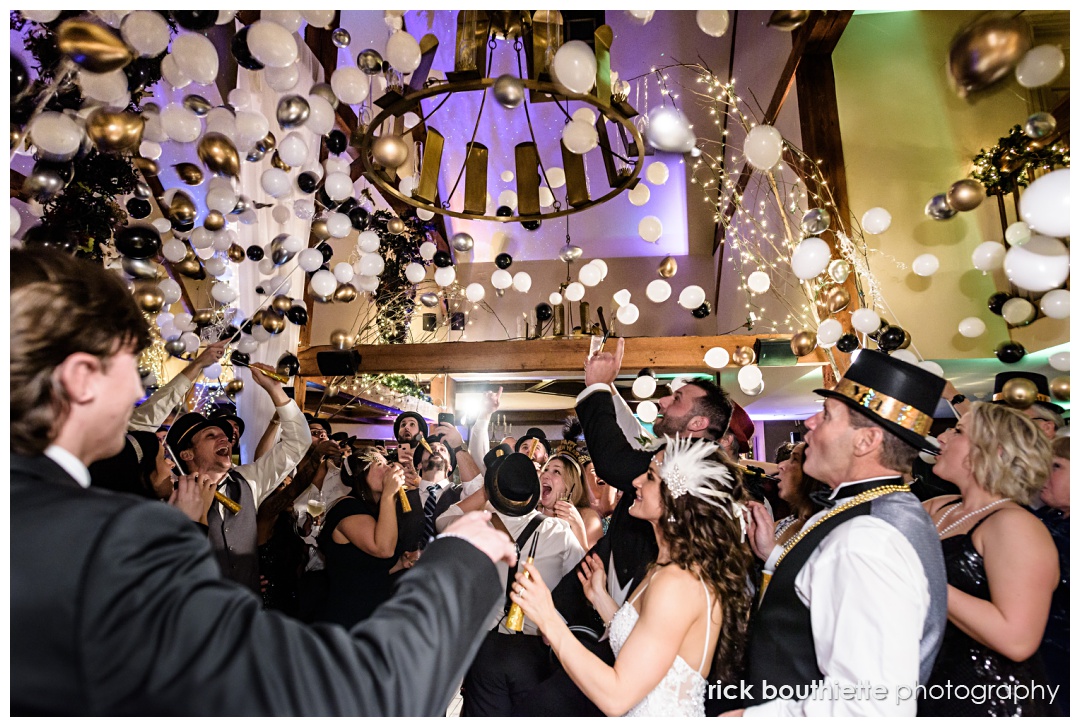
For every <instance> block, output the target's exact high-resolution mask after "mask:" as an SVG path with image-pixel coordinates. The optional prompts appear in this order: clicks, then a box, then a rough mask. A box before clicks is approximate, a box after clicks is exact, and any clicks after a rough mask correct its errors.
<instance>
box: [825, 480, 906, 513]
mask: <svg viewBox="0 0 1080 727" xmlns="http://www.w3.org/2000/svg"><path fill="white" fill-rule="evenodd" d="M902 484H904V478H902V477H890V478H883V479H880V480H870V481H868V482H854V483H852V484H850V485H844V486H843V487H841V488H840V489H839V490H837V491H836V496H835V497H834V496H833V494H832V493H831V492H829V491H828V490H818V491H817V492H811V493H810V502H812V503H814V504H815V505H820V506H821V507H822V508H824V509H825V510H828V509H830V508H832V507H835V506H836V503H837V501H838V500H846V499H847V498H849V497H855V496H856V495H861V494H862V493H864V492H869V491H870V490H874V489H877V488H878V487H890V486H895V485H902Z"/></svg>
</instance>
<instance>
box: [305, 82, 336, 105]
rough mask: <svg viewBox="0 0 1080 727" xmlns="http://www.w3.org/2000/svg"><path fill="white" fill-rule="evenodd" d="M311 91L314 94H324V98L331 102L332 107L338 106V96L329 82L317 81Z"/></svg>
mask: <svg viewBox="0 0 1080 727" xmlns="http://www.w3.org/2000/svg"><path fill="white" fill-rule="evenodd" d="M309 93H310V95H312V96H322V98H323V100H324V101H326V103H328V104H330V108H334V109H336V108H337V107H338V103H339V101H338V97H337V95H335V94H334V89H332V88H330V84H329V83H316V84H315V85H314V86H312V87H311V91H310V92H309Z"/></svg>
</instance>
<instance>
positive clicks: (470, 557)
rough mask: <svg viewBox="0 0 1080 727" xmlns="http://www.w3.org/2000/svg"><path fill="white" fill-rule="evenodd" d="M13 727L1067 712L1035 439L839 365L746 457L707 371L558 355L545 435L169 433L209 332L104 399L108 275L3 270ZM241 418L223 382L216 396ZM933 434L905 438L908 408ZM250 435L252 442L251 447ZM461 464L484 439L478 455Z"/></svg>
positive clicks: (870, 359)
mask: <svg viewBox="0 0 1080 727" xmlns="http://www.w3.org/2000/svg"><path fill="white" fill-rule="evenodd" d="M11 298H12V303H11V372H12V373H11V391H12V404H11V409H12V416H11V421H12V495H11V499H12V554H11V556H12V557H11V562H12V596H11V606H12V640H11V656H12V690H11V693H12V697H11V711H12V712H13V713H14V714H155V715H156V714H160V715H177V714H190V715H202V714H206V715H213V714H221V715H224V714H266V715H285V714H364V715H428V716H434V715H439V714H443V713H445V711H446V708H447V705H448V704H449V703H450V701H451V698H452V697H453V695H454V694H455V693H457V692H458V691H459V690H460V692H461V694H462V696H463V704H462V709H461V714H462V715H463V716H600V715H609V716H617V715H634V716H705V715H707V714H708V715H721V714H722V715H725V716H743V715H745V716H772V715H801V716H824V715H828V716H836V715H840V716H842V715H908V716H914V715H916V714H918V715H927V716H936V715H969V716H970V715H1001V716H1004V715H1024V716H1027V715H1068V713H1069V665H1068V662H1069V659H1068V655H1069V642H1068V639H1069V614H1068V609H1069V580H1068V548H1069V437H1068V433H1067V429H1066V428H1065V421H1064V419H1063V417H1062V414H1063V411H1062V410H1061V409H1060V407H1057V406H1055V405H1054V404H1053V403H1052V402H1050V398H1049V396H1048V393H1049V392H1048V390H1047V384H1046V380H1045V378H1044V377H1040V376H1039V375H1038V374H1035V373H1023V372H1021V373H1017V372H1011V373H1009V374H1004V375H1003V376H1001V377H999V379H998V382H997V388H998V389H999V390H1000V389H1001V388H1002V386H1003V385H1004V384H1005V382H1006V381H1007V380H1008V378H1009V377H1013V376H1017V375H1019V376H1024V377H1026V378H1029V379H1030V380H1031V381H1033V382H1034V383H1035V384H1036V385H1037V388H1038V389H1039V391H1040V392H1041V393H1040V395H1039V401H1038V402H1037V403H1036V404H1035V405H1033V406H1032V407H1031V408H1029V409H1026V410H1018V409H1014V408H1012V407H1010V406H1008V405H1005V404H1003V403H980V402H974V403H971V402H967V401H966V400H965V399H964V397H963V396H962V395H960V394H959V392H957V391H956V390H955V388H954V387H952V385H951V384H949V383H948V382H946V381H945V380H944V379H941V378H939V377H937V376H935V375H933V374H932V373H930V372H927V371H925V370H923V369H921V368H918V367H915V366H911V365H908V364H906V363H904V362H901V361H897V360H895V359H893V358H891V357H888V356H885V355H883V354H880V353H877V352H875V351H864V352H863V353H862V355H861V356H860V357H859V358H858V360H857V361H856V362H855V363H854V364H852V366H851V367H850V368H849V369H848V371H847V372H846V373H845V374H844V377H843V378H842V379H841V380H840V382H839V383H838V384H837V385H836V386H835V387H834V388H832V389H822V390H819V391H818V392H817V393H819V394H820V395H821V396H822V397H823V398H824V406H823V408H822V411H821V412H820V413H818V414H815V415H814V416H813V417H811V418H810V419H809V420H807V421H806V422H805V427H806V430H807V433H806V435H805V439H804V441H798V442H793V443H791V444H787V445H784V446H782V447H781V448H780V450H778V451H777V453H776V456H775V458H774V459H775V462H773V463H763V462H754V461H749V460H747V459H745V458H744V455H746V454H749V451H750V444H749V443H750V440H751V439H752V436H753V423H752V422H751V421H750V419H749V417H748V416H747V415H746V412H745V411H743V410H742V409H741V407H739V406H738V405H737V404H736V403H734V402H733V401H732V400H731V398H730V397H729V396H728V395H727V394H726V393H725V392H724V391H723V390H722V389H721V388H720V387H719V386H718V385H717V384H716V382H715V380H714V379H712V378H698V379H693V380H691V381H689V382H687V383H685V385H683V386H681V387H677V388H675V389H674V390H673V391H672V392H671V394H669V395H668V396H665V397H663V398H661V399H659V400H658V402H657V408H658V410H659V414H658V416H657V418H656V421H655V423H654V424H653V426H652V428H651V431H649V430H646V429H644V428H643V427H642V426H641V424H640V422H639V421H638V420H637V419H636V418H635V417H634V416H633V413H632V411H631V409H630V407H629V405H628V404H627V402H626V401H624V400H623V398H622V397H621V396H620V395H619V393H618V390H617V389H616V388H615V386H614V384H615V380H616V377H617V376H618V375H619V373H620V370H621V368H622V355H623V341H622V340H621V339H619V340H617V342H616V344H615V346H613V347H612V348H613V349H614V350H611V351H608V352H602V353H598V354H595V355H593V356H591V357H590V358H589V359H588V360H586V361H585V362H584V379H585V384H586V387H585V389H584V390H583V391H582V393H581V394H580V395H579V397H578V399H577V403H576V414H577V417H576V419H574V420H572V421H570V422H568V423H567V426H566V428H565V429H564V431H563V433H562V434H563V439H562V441H561V442H553V441H551V440H549V438H548V437H547V435H546V434H545V432H544V431H543V430H542V429H540V428H539V427H532V428H529V429H528V430H527V431H526V432H525V434H524V435H523V436H522V437H520V438H517V439H510V438H508V439H506V440H503V441H501V442H497V443H495V442H492V441H491V440H490V421H491V417H492V416H493V414H494V413H495V412H496V411H498V409H499V406H500V398H501V393H502V392H501V389H500V390H498V391H491V392H488V393H487V394H485V395H484V397H483V405H482V409H481V413H480V416H479V417H478V418H477V420H476V422H475V423H474V424H473V425H472V427H471V428H470V430H469V432H468V440H467V441H466V439H465V438H464V437H463V436H462V431H461V430H459V428H458V427H456V426H455V425H454V424H453V422H452V421H448V422H442V421H440V422H439V423H437V424H436V423H429V422H428V421H426V420H425V419H424V418H423V417H421V416H420V415H419V414H418V413H416V412H403V413H401V415H400V416H398V417H397V419H396V420H395V422H394V427H393V429H394V436H395V441H394V442H393V443H389V444H387V443H385V442H377V441H371V440H362V439H357V438H355V437H350V436H348V435H346V434H344V433H335V432H334V431H333V425H332V423H331V422H330V421H327V420H325V419H320V418H318V417H313V416H310V415H305V414H304V413H303V412H302V411H301V409H300V407H298V406H297V404H296V403H295V402H294V401H293V400H291V399H290V398H289V397H288V396H287V395H286V393H285V390H284V389H283V387H282V385H281V384H280V383H278V382H277V381H276V380H275V379H273V378H271V377H270V376H267V375H266V373H265V372H266V370H267V368H266V367H264V366H261V365H258V364H253V365H252V366H251V375H252V379H253V381H254V382H255V384H256V385H257V386H258V387H259V388H260V389H262V391H263V394H262V395H265V396H269V397H270V399H271V401H272V402H273V404H274V407H275V413H274V415H273V418H272V419H271V421H270V422H268V423H266V425H265V429H263V430H261V431H262V434H261V438H260V440H259V445H258V447H257V448H256V450H255V452H254V456H253V457H252V459H251V461H250V462H241V461H240V459H239V446H238V444H239V438H240V435H241V434H242V433H243V431H244V430H245V424H247V425H253V423H252V422H248V423H245V422H243V421H242V420H241V419H240V418H239V417H237V416H236V414H235V412H234V411H231V410H228V409H223V410H216V411H214V412H212V413H210V414H204V413H198V412H191V413H185V414H178V413H177V412H178V411H179V409H180V408H181V407H182V405H183V402H184V400H185V397H186V395H187V394H188V392H189V390H190V389H191V387H192V386H193V382H194V381H195V380H196V379H197V378H198V377H199V374H200V373H201V371H202V370H203V368H205V367H206V366H209V365H210V364H212V363H214V362H215V361H217V360H219V359H221V358H222V357H223V356H225V355H226V352H227V349H226V342H219V343H211V344H210V345H207V346H206V348H205V349H204V350H203V352H202V353H201V354H199V355H198V356H197V357H195V358H194V359H193V360H192V361H191V362H190V363H189V364H188V366H187V367H186V368H185V369H184V370H183V372H181V373H180V374H178V375H177V376H175V377H173V379H172V380H170V381H169V382H168V383H167V384H165V385H164V386H162V387H160V388H159V389H158V390H157V391H156V392H154V393H153V394H152V395H151V396H150V397H149V398H148V399H146V401H145V402H143V403H142V404H141V405H139V406H138V407H134V404H135V403H136V402H137V401H139V400H140V399H142V398H143V396H144V391H143V389H142V387H141V384H140V381H139V378H138V375H137V374H136V370H135V369H136V367H135V361H136V357H137V355H138V352H139V351H140V350H141V349H142V348H143V347H145V346H146V345H147V343H148V342H149V332H148V328H147V323H146V321H145V319H144V317H143V316H142V314H141V313H140V312H139V311H138V309H137V308H136V307H135V305H134V303H133V302H132V300H131V297H130V295H129V294H128V293H127V291H126V290H125V289H124V287H123V285H122V283H121V282H120V281H119V279H118V278H116V277H114V276H113V275H112V274H110V273H107V272H105V271H104V270H102V269H100V268H95V267H93V266H90V265H88V264H85V263H82V262H79V261H76V260H74V259H72V258H70V257H65V256H62V255H59V254H54V253H50V252H34V253H29V252H24V251H14V252H13V253H12V295H11ZM250 395H254V394H250ZM942 397H944V398H946V399H947V400H948V401H950V403H951V405H952V406H953V408H954V410H955V411H956V413H957V422H956V424H955V426H954V427H952V428H950V429H948V430H947V431H945V432H944V433H942V434H940V435H939V436H938V437H937V438H934V437H932V436H930V429H931V426H932V424H933V419H932V414H933V412H934V410H935V409H936V407H937V404H938V402H939V400H940V399H941V398H942ZM257 431H258V430H257ZM493 445H494V446H493Z"/></svg>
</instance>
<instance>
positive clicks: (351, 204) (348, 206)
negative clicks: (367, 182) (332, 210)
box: [337, 197, 360, 215]
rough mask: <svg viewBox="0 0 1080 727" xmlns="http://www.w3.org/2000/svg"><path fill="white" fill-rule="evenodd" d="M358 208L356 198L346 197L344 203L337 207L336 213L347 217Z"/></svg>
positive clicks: (358, 204)
mask: <svg viewBox="0 0 1080 727" xmlns="http://www.w3.org/2000/svg"><path fill="white" fill-rule="evenodd" d="M359 206H360V203H359V202H357V201H356V197H347V198H346V199H345V201H343V202H342V203H341V204H339V205H338V208H337V211H338V212H340V213H341V214H343V215H347V214H349V213H350V212H352V211H353V210H354V209H356V208H357V207H359Z"/></svg>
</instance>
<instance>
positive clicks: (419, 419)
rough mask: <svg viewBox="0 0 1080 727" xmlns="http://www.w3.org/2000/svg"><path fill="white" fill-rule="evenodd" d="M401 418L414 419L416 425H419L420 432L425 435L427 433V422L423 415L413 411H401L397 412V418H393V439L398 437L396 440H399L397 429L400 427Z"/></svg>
mask: <svg viewBox="0 0 1080 727" xmlns="http://www.w3.org/2000/svg"><path fill="white" fill-rule="evenodd" d="M402 419H415V420H416V422H417V425H418V426H419V427H420V433H421V434H423V435H424V436H425V437H426V436H427V435H428V428H427V422H426V421H424V417H422V416H420V415H419V414H417V413H416V412H414V411H403V412H401V413H400V414H398V415H397V419H395V420H394V439H398V441H400V439H399V438H398V429H399V428H400V427H401V420H402Z"/></svg>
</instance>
